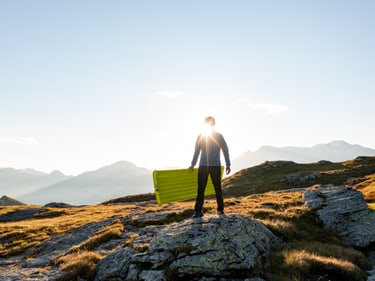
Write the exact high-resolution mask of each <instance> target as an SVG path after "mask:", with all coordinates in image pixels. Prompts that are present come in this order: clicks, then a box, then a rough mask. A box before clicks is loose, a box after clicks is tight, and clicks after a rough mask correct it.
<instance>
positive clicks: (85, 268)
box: [56, 251, 102, 281]
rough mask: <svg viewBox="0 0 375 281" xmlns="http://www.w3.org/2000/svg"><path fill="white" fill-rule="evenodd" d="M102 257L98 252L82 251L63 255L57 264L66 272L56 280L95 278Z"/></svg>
mask: <svg viewBox="0 0 375 281" xmlns="http://www.w3.org/2000/svg"><path fill="white" fill-rule="evenodd" d="M101 258H102V257H101V256H100V255H99V254H98V253H96V252H90V251H82V252H75V253H73V254H69V255H66V256H63V257H61V258H59V259H58V260H57V263H56V264H57V265H58V266H59V268H60V269H61V270H63V271H64V272H65V274H64V275H63V276H60V277H58V278H57V279H56V281H71V280H79V279H81V280H82V279H83V280H93V277H94V275H95V267H96V264H97V262H98V261H99V260H100V259H101Z"/></svg>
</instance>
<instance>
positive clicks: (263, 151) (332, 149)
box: [232, 140, 375, 173]
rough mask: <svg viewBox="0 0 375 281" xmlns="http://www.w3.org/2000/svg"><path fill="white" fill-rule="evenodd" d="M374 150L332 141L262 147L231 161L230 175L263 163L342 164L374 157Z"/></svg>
mask: <svg viewBox="0 0 375 281" xmlns="http://www.w3.org/2000/svg"><path fill="white" fill-rule="evenodd" d="M374 155H375V149H372V148H368V147H363V146H361V145H358V144H349V143H347V142H345V141H341V140H340V141H332V142H330V143H327V144H318V145H315V146H313V147H295V146H286V147H272V146H262V147H261V148H259V149H258V150H256V151H253V152H252V151H247V152H245V153H243V154H241V155H240V156H239V157H237V158H235V159H233V160H232V173H235V172H237V171H239V170H241V169H244V168H247V167H252V166H255V165H259V164H261V163H263V162H265V161H276V160H287V161H293V162H296V163H313V162H317V161H321V160H327V161H331V162H342V161H345V160H351V159H354V158H356V157H358V156H374Z"/></svg>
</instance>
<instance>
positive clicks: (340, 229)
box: [303, 185, 375, 247]
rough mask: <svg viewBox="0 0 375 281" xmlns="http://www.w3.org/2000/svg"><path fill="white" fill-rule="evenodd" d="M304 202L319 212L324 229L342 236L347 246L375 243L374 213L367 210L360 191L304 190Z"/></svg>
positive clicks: (329, 187) (337, 188) (338, 188)
mask: <svg viewBox="0 0 375 281" xmlns="http://www.w3.org/2000/svg"><path fill="white" fill-rule="evenodd" d="M303 200H304V201H305V205H306V206H307V207H308V208H311V209H317V214H318V216H319V219H320V220H321V221H322V222H323V224H324V225H325V227H327V228H328V229H330V230H332V231H334V232H335V233H337V234H339V235H340V236H341V238H342V239H343V241H344V242H345V243H347V244H349V245H351V246H355V247H366V246H368V245H370V244H371V243H373V242H375V227H374V225H375V213H374V212H371V211H370V210H369V209H368V206H367V203H366V201H365V200H364V199H363V195H362V193H361V192H359V191H357V190H354V189H351V188H348V187H345V186H333V185H322V186H315V187H314V188H312V189H311V190H307V191H305V192H304V193H303Z"/></svg>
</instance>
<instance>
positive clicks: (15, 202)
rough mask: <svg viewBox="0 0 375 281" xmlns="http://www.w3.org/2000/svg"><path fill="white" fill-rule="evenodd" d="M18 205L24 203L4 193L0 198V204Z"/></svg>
mask: <svg viewBox="0 0 375 281" xmlns="http://www.w3.org/2000/svg"><path fill="white" fill-rule="evenodd" d="M18 205H25V204H24V203H22V202H20V201H18V200H16V199H14V198H11V197H9V196H6V195H4V196H3V197H1V198H0V206H18Z"/></svg>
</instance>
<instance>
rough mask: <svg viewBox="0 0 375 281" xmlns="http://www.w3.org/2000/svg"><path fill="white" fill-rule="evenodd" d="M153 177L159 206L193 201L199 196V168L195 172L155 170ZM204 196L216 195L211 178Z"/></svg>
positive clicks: (188, 170)
mask: <svg viewBox="0 0 375 281" xmlns="http://www.w3.org/2000/svg"><path fill="white" fill-rule="evenodd" d="M223 171H224V167H221V174H223ZM152 176H153V179H154V188H155V196H156V201H157V202H158V204H165V203H169V202H175V201H182V200H188V199H193V198H195V197H196V196H197V188H198V184H197V177H198V168H195V169H193V170H190V169H175V170H155V171H153V173H152ZM204 194H205V195H211V194H215V189H214V186H213V185H212V182H211V178H210V177H208V181H207V186H206V190H205V193H204Z"/></svg>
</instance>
